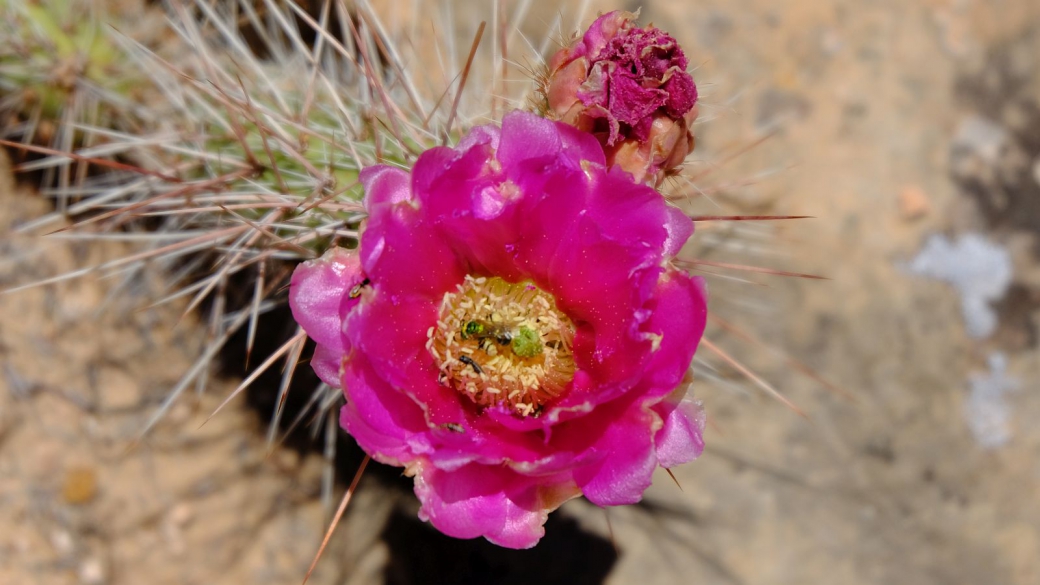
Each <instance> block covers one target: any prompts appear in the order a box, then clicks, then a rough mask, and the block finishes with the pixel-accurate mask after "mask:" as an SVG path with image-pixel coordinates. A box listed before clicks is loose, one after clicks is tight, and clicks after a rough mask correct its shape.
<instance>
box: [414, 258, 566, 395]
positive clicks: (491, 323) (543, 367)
mask: <svg viewBox="0 0 1040 585" xmlns="http://www.w3.org/2000/svg"><path fill="white" fill-rule="evenodd" d="M427 336H428V337H429V339H428V340H427V342H426V349H428V350H429V351H430V354H431V355H433V358H434V359H435V360H436V361H437V366H438V367H439V368H440V371H441V377H440V379H441V382H442V383H443V384H445V385H449V386H451V387H452V388H454V389H455V390H457V391H458V392H460V393H462V394H465V395H466V396H468V397H469V398H470V399H471V400H473V402H475V403H477V404H479V405H481V406H492V405H497V404H508V405H509V406H510V407H512V408H513V409H514V410H515V411H516V412H517V413H518V414H520V415H523V416H530V415H532V414H538V412H539V410H540V407H541V406H542V405H543V404H545V403H546V402H548V401H549V400H551V399H553V398H555V397H557V396H559V395H560V394H561V393H563V391H564V389H565V388H566V386H567V384H568V383H569V382H570V381H571V380H572V379H573V378H574V356H573V354H572V350H571V345H572V343H573V341H574V323H572V322H571V320H570V319H569V318H568V317H567V316H566V315H564V314H563V313H562V312H561V311H560V310H559V309H557V308H556V301H555V300H554V299H553V297H552V295H550V294H548V293H546V292H545V291H543V290H541V289H539V288H538V287H536V286H535V285H533V284H531V283H530V282H521V283H511V282H506V281H505V280H503V279H501V278H498V277H497V276H496V277H492V278H485V277H482V276H479V277H474V276H466V280H465V281H464V282H463V283H462V284H460V285H459V286H458V289H457V290H456V291H455V292H449V293H445V295H444V300H443V301H441V308H440V315H439V316H438V318H437V325H436V326H435V327H430V329H429V331H428V332H427Z"/></svg>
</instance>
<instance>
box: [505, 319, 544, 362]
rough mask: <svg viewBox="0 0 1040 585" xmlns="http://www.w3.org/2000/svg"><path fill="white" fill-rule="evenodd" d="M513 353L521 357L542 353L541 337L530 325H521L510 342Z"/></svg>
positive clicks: (531, 356)
mask: <svg viewBox="0 0 1040 585" xmlns="http://www.w3.org/2000/svg"><path fill="white" fill-rule="evenodd" d="M510 347H512V348H513V353H515V354H516V355H517V356H519V357H522V358H533V357H535V356H536V355H541V353H542V338H541V336H539V335H538V332H537V331H535V330H534V329H531V328H530V327H523V326H521V327H520V329H519V330H517V332H516V335H514V336H513V340H512V341H511V342H510Z"/></svg>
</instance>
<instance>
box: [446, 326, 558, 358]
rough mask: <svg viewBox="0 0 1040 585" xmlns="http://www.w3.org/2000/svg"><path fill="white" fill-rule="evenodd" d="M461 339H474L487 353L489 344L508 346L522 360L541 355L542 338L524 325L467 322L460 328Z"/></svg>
mask: <svg viewBox="0 0 1040 585" xmlns="http://www.w3.org/2000/svg"><path fill="white" fill-rule="evenodd" d="M461 333H462V339H476V340H478V341H479V342H480V347H481V349H483V350H484V351H488V348H489V344H491V343H497V344H498V345H502V346H509V348H510V349H512V350H513V353H514V354H516V355H517V356H518V357H522V358H533V357H536V356H538V355H541V353H542V350H543V346H542V338H541V336H540V335H538V332H537V331H535V330H534V329H531V328H530V327H527V326H526V325H521V326H519V327H509V326H506V325H502V324H498V323H491V322H488V321H479V320H473V321H467V322H466V324H465V325H463V326H462V332H461Z"/></svg>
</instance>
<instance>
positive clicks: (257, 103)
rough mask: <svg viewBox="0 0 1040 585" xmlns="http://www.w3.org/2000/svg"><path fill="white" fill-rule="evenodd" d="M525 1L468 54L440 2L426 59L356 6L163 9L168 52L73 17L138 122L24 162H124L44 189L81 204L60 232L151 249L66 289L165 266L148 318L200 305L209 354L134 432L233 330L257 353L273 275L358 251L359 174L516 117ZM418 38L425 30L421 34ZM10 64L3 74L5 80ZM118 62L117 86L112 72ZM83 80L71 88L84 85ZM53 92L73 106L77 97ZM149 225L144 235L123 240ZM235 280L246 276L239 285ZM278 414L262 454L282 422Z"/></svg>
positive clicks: (324, 399)
mask: <svg viewBox="0 0 1040 585" xmlns="http://www.w3.org/2000/svg"><path fill="white" fill-rule="evenodd" d="M0 1H3V2H11V0H0ZM69 2H74V3H76V6H78V7H79V8H80V9H82V10H88V9H90V7H91V6H93V4H92V3H90V2H89V0H44V1H43V2H42V3H40V4H38V5H34V9H33V10H31V11H20V10H19V9H17V8H15V7H13V6H11V5H8V4H4V5H3V6H4V9H5V11H14V12H16V13H18V14H19V18H14V19H12V22H16V23H17V22H24V20H19V19H23V18H24V17H26V15H36V16H35V17H36V18H43V17H44V16H46V17H48V18H52V19H59V18H62V17H61V16H60V15H64V14H67V12H66V10H67V9H68V8H69V7H70V6H71V5H70V4H68V3H69ZM528 4H529V3H526V2H524V3H520V4H519V6H518V7H517V10H516V11H515V12H514V13H513V14H511V15H507V14H503V13H501V12H502V11H500V10H499V7H498V6H497V4H496V6H495V7H494V8H495V10H494V13H493V14H492V15H491V22H490V23H489V26H487V27H485V26H484V25H483V24H480V23H479V20H478V21H477V22H474V23H472V24H465V25H461V26H462V27H463V28H470V29H471V30H472V36H470V37H469V39H470V40H471V42H470V43H466V44H465V46H463V45H462V44H460V45H458V46H456V45H455V36H457V35H456V34H454V33H452V34H443V31H456V30H459V28H460V24H459V23H458V22H453V20H454V19H455V18H456V15H454V14H453V13H452V10H451V3H450V2H444V3H443V6H440V7H439V8H438V10H435V11H433V12H432V13H430V14H429V15H425V14H424V16H431V17H434V18H436V17H437V16H440V17H441V18H442V19H444V20H443V21H438V22H436V23H435V24H433V25H432V26H430V30H432V31H434V32H435V33H440V35H439V36H440V38H441V40H442V41H444V43H445V44H444V45H443V46H440V45H436V40H434V41H433V42H434V46H435V47H436V51H433V52H432V53H431V52H429V51H424V50H423V49H421V48H420V46H417V45H415V44H411V43H399V42H395V39H394V38H393V37H392V36H391V35H390V34H389V33H388V32H387V31H388V30H391V28H390V27H386V26H384V25H383V24H382V23H381V21H380V18H379V16H378V14H377V10H376V9H375V8H373V7H372V6H371V5H369V4H368V3H367V2H364V1H357V2H353V3H351V5H350V6H348V5H347V3H345V2H342V1H337V2H326V3H322V6H321V9H320V10H318V11H315V12H308V11H306V10H304V9H302V8H301V7H300V6H298V5H296V4H295V3H292V2H286V3H283V2H276V1H274V0H263V1H254V0H237V1H236V0H229V1H228V2H224V3H212V2H206V1H204V0H198V1H195V2H182V1H178V0H169V1H168V2H166V3H165V5H164V8H165V11H166V16H167V19H168V23H169V24H170V29H171V30H172V31H173V32H174V33H175V38H173V39H169V38H167V39H164V43H166V45H164V50H163V51H162V52H161V54H159V53H158V52H156V51H155V50H154V47H153V43H151V42H147V41H144V42H142V41H141V40H135V39H133V38H131V37H129V36H127V35H126V34H124V30H123V28H124V27H122V26H121V24H119V23H116V24H112V23H110V22H108V23H106V22H105V19H102V18H93V19H86V18H82V16H81V18H80V20H79V21H78V22H79V23H80V24H79V25H78V26H83V27H86V26H88V24H89V26H90V27H93V28H92V30H96V32H97V37H96V39H99V40H94V41H92V42H91V43H86V44H85V45H84V46H85V47H86V49H85V50H87V51H88V53H89V51H95V52H97V53H98V55H97V58H96V59H97V60H96V63H95V64H94V65H92V66H91V67H90V68H87V69H85V70H82V71H81V72H80V73H81V74H83V75H87V74H89V75H94V74H95V72H97V73H98V74H99V75H100V78H99V79H97V80H93V81H90V83H92V84H95V85H99V86H100V84H102V83H104V84H107V87H108V88H109V89H107V90H106V92H105V93H104V94H103V95H106V96H108V97H109V98H111V100H112V101H113V102H114V103H121V104H123V105H124V107H123V108H122V109H121V110H120V111H121V112H128V113H134V114H142V113H143V114H144V115H142V116H140V119H141V121H140V122H137V123H134V124H129V123H123V122H120V123H115V124H108V125H107V127H106V125H105V124H102V123H101V122H102V120H97V124H96V129H95V134H97V135H99V136H103V137H104V149H103V150H98V149H96V148H92V145H91V144H86V143H82V142H68V141H66V142H64V143H57V144H54V147H55V148H54V151H55V152H45V154H46V156H44V157H43V158H42V159H41V160H38V161H36V162H35V163H33V164H34V165H36V167H35V168H48V169H57V170H59V171H60V172H68V171H69V169H71V168H73V166H74V163H75V162H77V161H83V160H93V161H96V162H97V163H99V164H102V165H103V164H107V163H110V162H111V160H112V159H113V158H115V157H120V159H119V160H122V161H123V162H121V163H119V165H110V168H116V169H117V170H119V171H120V172H119V173H118V174H115V175H104V176H100V177H92V178H89V179H87V180H84V181H79V182H76V181H66V182H64V183H62V184H60V185H59V186H58V188H57V189H55V190H54V191H55V192H57V193H59V194H60V197H61V198H64V199H71V200H75V201H76V204H75V205H74V209H72V210H71V212H72V213H74V215H73V219H74V221H76V222H77V223H76V224H74V225H73V226H72V228H73V229H72V231H66V232H65V233H64V235H67V236H71V237H85V238H94V237H102V236H99V235H96V234H97V229H98V228H100V230H102V231H105V232H108V233H107V234H106V235H105V236H104V237H115V238H119V237H125V239H127V240H134V241H136V242H139V243H140V242H141V240H142V239H143V240H144V249H142V250H141V251H140V252H139V253H136V254H133V255H130V256H128V257H126V258H122V259H119V260H116V261H113V262H109V263H107V264H105V265H102V266H95V267H90V268H86V269H82V270H79V271H76V272H73V273H69V274H67V275H64V276H63V277H62V278H72V277H75V276H79V275H81V274H84V273H86V272H89V271H100V272H103V273H107V274H119V275H122V276H124V277H125V278H126V280H127V281H130V280H131V278H130V277H131V276H132V275H133V274H136V273H138V272H139V271H143V270H145V269H154V268H155V267H159V268H160V270H161V271H164V272H165V273H167V274H169V275H170V277H169V279H168V282H169V289H168V290H166V291H165V292H163V293H161V294H159V295H158V297H159V298H158V299H156V300H155V304H158V303H166V302H171V301H174V300H177V299H181V300H182V302H183V301H184V300H185V299H186V300H187V304H186V308H185V312H188V311H191V310H192V309H195V308H196V307H199V306H200V305H202V304H203V301H208V302H207V303H205V305H204V306H205V307H207V311H208V323H209V327H208V335H209V344H208V349H207V350H206V351H204V352H203V354H202V355H200V357H199V360H198V362H197V363H196V365H195V367H193V368H192V369H191V370H190V371H188V372H186V373H185V376H184V378H183V379H182V380H181V382H180V383H179V384H177V385H176V386H175V387H174V388H173V389H172V390H171V392H170V393H169V395H168V397H167V399H166V401H165V402H164V403H163V404H162V405H161V406H160V407H159V408H158V409H157V411H156V412H155V415H154V416H153V417H152V418H151V419H150V420H149V421H148V423H147V424H146V425H145V428H144V429H143V431H142V434H143V432H146V431H147V430H148V429H149V428H151V427H152V426H153V425H154V424H156V423H157V422H159V421H160V420H161V418H162V416H163V414H164V413H165V412H166V411H167V409H168V408H169V406H170V405H172V404H173V403H174V402H175V401H176V400H178V399H179V398H180V397H181V396H182V395H183V394H184V393H185V391H186V390H187V389H189V388H192V387H194V388H196V389H197V390H198V391H201V390H202V388H203V386H204V385H205V383H206V378H207V376H208V375H209V371H210V369H211V367H210V366H211V364H212V362H213V360H214V359H215V358H216V356H217V355H218V353H219V351H220V348H221V347H222V346H223V345H224V344H225V343H226V342H227V341H228V340H229V339H230V338H231V336H232V335H233V334H235V332H237V331H238V330H240V329H245V330H246V331H247V333H248V335H247V339H248V342H247V343H249V344H250V345H251V344H252V341H253V340H254V339H255V338H256V336H257V327H258V326H257V323H258V317H259V315H261V314H262V313H263V312H265V311H267V310H270V309H271V308H272V307H274V306H276V305H277V304H278V303H279V302H280V300H279V299H281V298H282V297H283V292H284V291H283V287H284V284H285V282H286V280H287V277H288V275H289V273H290V272H291V264H287V263H285V262H280V261H289V262H294V261H298V260H300V259H306V258H311V257H315V256H317V255H320V254H321V253H322V252H324V251H325V249H327V248H328V247H330V246H333V245H340V246H348V247H350V246H353V245H356V237H357V232H356V229H357V226H358V224H359V222H360V220H361V219H363V217H364V214H363V208H362V207H361V205H360V196H361V192H360V189H359V187H358V185H357V173H358V171H359V169H361V168H363V167H365V166H368V165H371V164H376V163H390V164H398V165H401V166H408V165H410V163H411V161H412V160H414V158H415V157H416V156H417V155H418V154H419V153H420V152H422V151H423V150H426V149H428V148H430V147H432V146H435V145H438V144H443V143H451V142H453V141H454V140H456V139H457V137H459V136H461V134H462V133H464V132H465V131H466V130H467V129H468V127H469V126H471V125H472V124H474V123H484V122H486V121H488V120H489V119H493V118H494V117H497V116H501V115H502V114H503V113H505V111H508V110H509V109H512V108H513V107H515V105H516V104H517V103H518V102H519V101H520V100H521V99H522V98H523V96H524V92H525V91H526V88H525V87H524V86H525V85H526V84H512V83H511V82H512V80H511V79H509V75H510V73H509V71H511V70H512V66H511V65H510V63H512V61H513V60H514V59H515V60H519V61H523V62H528V63H529V62H532V61H537V60H538V59H539V58H540V57H539V56H538V55H537V54H528V55H526V56H522V57H518V56H517V54H518V53H524V52H526V51H516V50H512V51H511V52H510V51H507V50H506V48H505V47H506V43H507V40H508V39H510V38H512V33H510V32H508V31H512V30H514V28H515V27H513V26H511V25H508V24H507V22H506V19H507V18H510V17H517V16H518V15H522V14H523V12H524V11H525V10H526V8H527V6H528ZM23 13H24V14H23ZM41 15H42V16H41ZM579 16H580V15H579ZM558 18H559V17H558ZM333 24H335V26H333ZM426 24H429V22H428V21H427V23H426ZM478 24H479V26H478ZM75 28H76V27H75V26H71V27H70V25H69V23H68V22H65V21H57V20H55V21H54V22H53V23H51V22H50V21H48V23H46V26H35V25H34V26H32V27H29V28H28V29H27V30H10V29H9V30H5V31H3V33H2V34H3V36H2V37H0V38H5V37H6V38H11V39H22V40H21V41H19V42H21V43H23V44H24V43H25V42H28V41H25V40H24V39H30V40H33V42H35V43H37V45H38V46H39V47H41V49H40V51H39V53H40V55H46V54H48V53H47V51H46V50H45V49H46V48H47V47H49V46H53V45H57V44H62V45H64V44H68V43H67V41H66V40H65V37H64V36H63V35H67V34H69V33H68V32H67V31H71V30H75ZM398 28H400V27H398ZM333 30H335V31H337V34H333V33H332V32H329V31H333ZM77 34H78V33H77ZM411 34H413V35H415V36H419V35H420V34H428V33H427V32H426V31H425V30H423V29H422V28H420V27H415V28H413V29H412V32H411ZM51 37H57V39H54V38H51ZM426 45H429V42H427V43H426ZM92 47H103V49H102V48H92ZM533 50H534V49H532V51H533ZM112 56H117V57H112ZM11 63H13V61H10V60H9V61H0V66H7V65H10V64H11ZM113 63H115V65H113V66H115V67H117V69H118V72H112V71H108V70H107V69H108V66H109V64H113ZM10 66H12V67H13V66H14V65H10ZM517 77H522V76H521V75H519V74H518V75H517ZM7 78H8V79H13V80H14V81H13V82H12V83H14V84H15V85H17V86H19V87H21V88H22V89H27V88H32V87H36V86H38V85H40V86H43V87H45V84H44V85H41V84H42V83H43V81H44V80H43V79H37V78H30V77H23V78H18V77H17V76H15V77H7ZM90 79H91V78H90V77H81V78H80V83H81V84H84V83H87V81H85V80H90ZM127 80H132V81H130V82H128V81H127ZM464 86H468V87H469V88H470V89H469V91H463V90H464V89H465V87H464ZM514 86H515V87H514ZM90 87H94V85H90ZM142 87H147V88H149V95H148V98H147V99H143V98H142V96H141V95H140V91H141V89H140V88H142ZM474 87H478V88H490V91H480V90H477V91H474V90H473V88H474ZM60 95H62V96H63V97H65V98H66V99H72V98H70V97H69V96H75V95H76V94H68V95H65V94H60ZM65 107H66V108H67V107H68V103H66V104H65ZM55 125H56V126H57V127H60V128H67V129H68V131H72V130H73V129H75V128H79V127H82V126H84V125H83V124H81V123H79V124H78V123H72V122H71V121H69V120H58V121H57V123H56V124H55ZM70 154H71V155H73V156H69V155H70ZM72 213H70V210H69V209H65V208H63V209H59V210H57V211H56V212H55V213H53V214H51V215H49V216H46V217H43V218H40V220H38V221H36V222H33V224H31V225H29V226H26V229H30V230H32V229H35V230H41V229H55V228H58V227H61V225H62V224H61V222H62V221H65V219H64V218H67V217H68V216H69V215H71V214H72ZM142 219H145V220H147V224H146V225H147V229H148V231H147V232H146V233H144V234H141V233H133V232H134V230H131V231H129V232H127V231H126V230H125V229H124V228H127V227H133V225H134V224H136V223H138V222H140V221H141V220H142ZM76 228H83V229H82V230H77V229H76ZM120 234H123V235H122V236H121V235H120ZM241 276H246V277H247V278H245V279H241V278H239V279H238V280H233V279H235V278H236V277H241ZM241 282H249V283H250V284H249V285H248V286H249V288H250V289H251V290H250V293H251V294H252V298H251V300H250V301H249V302H246V303H245V304H241V303H239V304H236V303H234V302H232V301H230V300H229V288H233V287H235V286H238V287H241V284H240V283H241ZM36 284H39V283H36ZM233 292H236V293H241V291H240V290H239V291H233ZM303 341H304V338H303V337H302V336H299V335H298V336H295V337H293V338H292V339H290V340H289V342H288V343H287V344H286V345H284V346H283V347H282V348H281V349H280V350H279V351H277V352H276V353H275V355H274V356H272V357H271V358H269V359H267V360H266V361H264V362H262V363H261V364H260V366H259V367H258V368H257V369H256V370H255V372H254V373H257V374H258V373H259V372H260V371H262V370H264V369H267V368H270V367H272V366H273V364H274V363H275V362H276V360H281V359H288V362H287V363H289V364H290V367H288V368H286V369H285V375H284V376H283V383H282V387H281V389H280V391H281V393H282V394H283V395H284V393H285V392H286V391H287V388H288V383H289V379H290V378H291V375H292V371H293V369H294V368H293V366H294V365H295V364H296V362H297V361H298V360H299V358H300V354H301V352H302V349H303ZM251 380H252V377H250V378H248V379H247V380H245V383H244V384H243V387H245V385H246V384H248V383H249V382H250V381H251ZM280 398H281V397H280ZM229 399H230V397H229ZM337 400H340V398H339V396H338V393H334V392H325V391H319V392H317V393H315V398H314V400H313V401H312V405H313V406H314V407H322V409H324V408H328V406H329V405H330V404H332V403H334V402H335V401H337ZM278 402H279V404H281V403H282V400H281V399H279V401H278ZM300 416H301V417H302V416H303V414H301V415H300ZM273 417H274V421H273V423H275V424H272V425H271V431H270V433H269V437H270V439H271V441H272V442H273V441H274V440H275V429H276V428H277V427H278V424H277V423H278V420H279V418H280V417H281V412H280V411H276V412H275V413H274V414H273ZM320 418H321V417H319V419H320ZM297 422H298V421H297Z"/></svg>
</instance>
